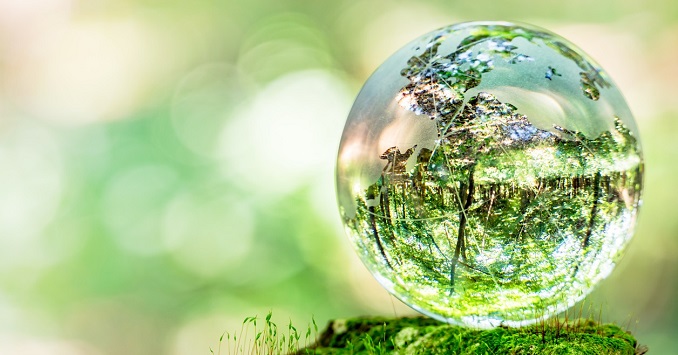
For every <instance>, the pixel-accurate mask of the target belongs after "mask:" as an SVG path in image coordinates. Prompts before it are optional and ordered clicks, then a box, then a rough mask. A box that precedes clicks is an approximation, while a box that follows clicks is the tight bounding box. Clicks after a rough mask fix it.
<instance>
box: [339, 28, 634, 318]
mask: <svg viewBox="0 0 678 355" xmlns="http://www.w3.org/2000/svg"><path fill="white" fill-rule="evenodd" d="M336 172H337V193H338V201H339V208H340V213H341V216H342V219H343V223H344V225H345V228H346V231H347V233H348V235H349V237H350V239H351V241H352V243H353V245H354V247H355V250H356V251H357V253H358V254H359V256H360V257H361V259H362V261H363V263H364V264H365V265H366V266H367V268H368V269H369V270H370V271H371V272H372V274H373V275H374V276H375V277H376V278H377V279H378V280H379V282H380V283H381V284H382V285H383V286H384V287H385V288H386V289H387V290H388V291H389V292H391V293H392V294H393V295H395V296H396V297H398V298H399V299H400V300H402V301H403V302H405V303H406V304H407V305H409V306H410V307H412V308H414V309H416V310H418V311H420V312H422V313H424V314H426V315H429V316H431V317H434V318H437V319H439V320H441V321H445V322H450V323H453V324H459V325H465V326H471V327H479V328H489V327H495V326H499V325H509V326H521V325H526V324H530V323H533V322H535V321H537V320H539V319H543V318H547V317H549V316H551V315H554V314H556V313H558V312H560V311H563V310H565V309H567V308H568V307H570V306H572V305H573V304H574V303H576V302H577V301H579V300H581V299H583V298H584V297H585V296H586V295H587V294H588V293H589V292H590V291H591V290H592V289H593V287H594V286H595V285H596V284H597V283H599V282H600V281H601V280H602V279H604V278H605V277H607V276H608V275H609V274H610V272H611V271H612V269H613V268H614V266H615V264H616V263H617V262H618V261H619V259H620V257H621V256H622V254H623V252H624V249H625V247H626V246H627V244H628V242H629V240H630V239H631V237H632V235H633V230H634V226H635V221H636V215H637V212H638V206H639V205H640V201H641V200H640V194H641V190H642V177H643V158H642V152H641V148H640V142H639V140H638V131H637V128H636V125H635V122H634V119H633V117H632V115H631V112H630V110H629V108H628V106H627V104H626V102H625V100H624V98H623V97H622V94H621V93H620V91H619V90H618V88H617V86H615V84H614V83H613V82H612V80H611V79H610V78H609V77H608V75H607V74H606V72H605V71H604V70H603V69H602V68H600V66H599V65H598V64H597V63H596V62H595V61H593V60H592V59H591V58H590V57H589V56H588V55H587V54H585V53H583V52H582V50H580V49H579V48H577V47H576V46H575V45H573V44H571V43H570V42H568V41H567V40H565V39H564V38H562V37H560V36H558V35H556V34H553V33H551V32H548V31H546V30H543V29H540V28H536V27H533V26H529V25H523V24H513V23H507V22H469V23H462V24H457V25H452V26H449V27H445V28H442V29H439V30H436V31H433V32H431V33H428V34H425V35H423V36H421V37H419V38H417V39H416V40H414V41H413V42H411V43H409V44H408V45H406V46H405V47H403V48H402V49H400V50H398V51H397V52H396V53H395V54H393V55H392V56H391V57H389V58H388V59H387V60H386V61H385V62H384V63H383V64H382V65H381V66H380V67H379V68H378V69H377V70H376V72H375V73H374V74H373V75H372V76H371V77H370V78H369V79H368V81H367V82H366V83H365V85H364V87H363V88H362V90H361V91H360V94H359V95H358V97H357V99H356V101H355V103H354V105H353V108H352V110H351V112H350V114H349V117H348V120H347V122H346V126H345V128H344V132H343V136H342V139H341V145H340V148H339V155H338V161H337V170H336Z"/></svg>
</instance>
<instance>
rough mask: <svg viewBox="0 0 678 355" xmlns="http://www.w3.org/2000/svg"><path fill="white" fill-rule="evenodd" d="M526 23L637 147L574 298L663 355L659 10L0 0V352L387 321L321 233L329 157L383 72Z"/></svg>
mask: <svg viewBox="0 0 678 355" xmlns="http://www.w3.org/2000/svg"><path fill="white" fill-rule="evenodd" d="M476 19H496V20H499V19H502V20H513V21H523V22H529V23H532V24H535V25H538V26H542V27H546V28H548V29H551V30H552V31H554V32H556V33H559V34H561V35H563V36H564V37H566V38H568V39H570V40H571V41H573V42H574V43H576V44H578V45H579V46H580V47H582V48H583V49H584V50H585V51H586V52H588V53H589V54H591V55H592V56H593V57H594V58H596V59H597V60H598V62H600V63H601V65H602V66H603V68H605V69H606V70H607V71H608V72H609V73H610V75H611V76H612V78H614V79H615V81H616V82H617V84H619V86H620V87H621V89H622V91H623V92H624V94H625V95H626V97H627V99H628V101H629V104H630V107H631V109H632V111H633V112H634V114H635V116H636V119H637V121H638V125H639V128H640V131H641V134H642V141H643V143H644V151H645V155H646V169H647V170H646V171H647V174H646V191H645V195H644V196H645V198H644V206H643V210H642V212H641V217H640V220H639V224H638V229H637V235H636V238H635V240H634V241H633V242H632V243H631V245H630V248H629V252H628V254H627V255H626V257H625V258H624V259H623V261H622V262H621V263H620V265H619V266H618V268H617V269H616V270H615V272H614V273H613V275H612V276H611V277H610V278H609V279H607V280H606V281H604V282H603V284H602V285H601V286H600V287H599V288H598V289H597V290H596V291H595V292H594V293H593V294H592V295H591V297H589V299H588V304H590V305H592V307H593V308H595V309H596V310H600V311H601V312H602V314H603V318H604V319H605V320H608V321H617V322H620V323H622V324H630V329H631V330H632V331H634V332H635V333H636V335H637V336H638V338H639V339H640V340H641V342H642V343H644V344H647V345H649V347H650V353H651V354H674V353H677V352H678V350H676V349H678V337H676V334H678V302H676V299H677V298H678V211H677V207H676V201H678V189H676V188H675V186H676V183H675V181H676V180H678V165H676V161H678V139H676V137H677V135H678V121H677V120H676V118H677V116H678V109H676V106H675V103H676V99H675V95H676V94H677V93H678V90H676V86H675V85H676V82H678V66H677V65H676V63H678V2H676V1H673V0H649V1H626V2H621V1H613V0H604V1H602V0H601V1H589V0H569V1H528V0H516V1H502V2H499V1H483V0H476V1H433V0H431V1H419V2H413V1H386V0H376V1H347V0H335V1H322V0H315V1H311V0H284V1H282V0H280V1H275V0H249V1H216V0H214V1H210V0H197V1H178V0H139V1H133V0H115V1H113V0H98V1H84V0H33V1H25V0H0V167H1V169H2V172H1V173H0V354H69V355H70V354H208V353H209V350H208V347H209V346H215V345H216V343H217V340H218V338H219V336H220V335H221V333H222V332H224V331H226V330H236V329H239V328H240V323H241V322H242V320H243V318H244V317H246V316H251V315H257V314H258V315H259V316H263V315H265V314H266V313H267V312H268V311H269V310H272V311H273V314H274V320H275V319H277V320H278V321H279V322H280V323H283V324H286V323H287V322H288V320H289V319H291V320H292V321H293V322H295V323H297V324H300V325H305V324H307V322H308V321H310V319H311V317H312V316H314V317H315V319H316V320H317V321H318V323H320V324H324V322H326V321H327V320H328V319H331V318H336V317H347V316H352V315H359V314H384V315H393V314H394V313H395V314H397V315H403V314H406V313H411V311H409V310H408V308H407V307H405V306H403V305H401V304H400V302H399V301H397V300H395V299H394V298H392V297H390V296H389V295H388V294H387V293H386V291H384V290H382V289H381V287H380V286H378V285H377V284H376V282H375V281H374V280H373V279H372V277H371V276H370V275H369V273H367V271H366V270H365V269H364V267H363V266H362V265H361V263H360V262H359V261H358V259H357V257H356V256H355V255H354V252H353V251H352V250H351V247H350V245H348V242H347V240H346V238H345V237H344V235H343V231H342V227H341V225H340V223H339V216H338V212H337V208H336V204H335V196H334V177H333V169H334V162H335V159H336V149H337V147H338V141H339V137H340V134H341V131H342V129H343V124H344V120H345V117H346V115H347V114H348V111H349V109H350V106H351V104H352V100H353V98H354V97H355V95H356V94H357V92H358V90H359V89H360V87H361V85H362V83H363V82H364V81H365V80H366V79H367V77H368V75H369V74H370V73H371V72H372V71H373V70H374V69H375V68H376V67H377V66H378V65H379V64H380V63H381V62H382V61H383V60H384V59H386V58H387V57H388V56H389V55H390V54H391V53H393V52H394V51H395V50H396V49H398V48H399V47H401V46H402V45H404V44H405V43H406V42H408V41H410V40H411V39H413V38H415V37H417V36H419V35H421V34H423V33H425V32H428V31H431V30H433V29H435V28H438V27H441V26H444V25H447V24H451V23H455V22H460V21H468V20H476Z"/></svg>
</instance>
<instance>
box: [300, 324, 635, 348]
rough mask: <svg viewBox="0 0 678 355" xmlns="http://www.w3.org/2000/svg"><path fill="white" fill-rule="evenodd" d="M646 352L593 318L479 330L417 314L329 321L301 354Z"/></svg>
mask: <svg viewBox="0 0 678 355" xmlns="http://www.w3.org/2000/svg"><path fill="white" fill-rule="evenodd" d="M646 351H647V350H646V349H645V348H644V347H642V346H638V343H637V342H636V340H635V339H634V337H633V336H632V335H631V334H629V333H628V332H626V331H624V330H623V329H621V328H620V327H618V326H616V325H614V324H599V323H597V322H595V321H592V320H578V321H569V322H564V321H558V320H550V321H546V322H544V323H540V324H536V325H533V326H530V327H524V328H505V327H500V328H495V329H490V330H477V329H470V328H464V327H458V326H452V325H449V324H444V323H440V322H438V321H435V320H432V319H430V318H423V317H418V318H395V319H392V318H352V319H345V320H335V321H331V322H330V323H329V325H328V326H327V328H326V329H325V331H324V332H323V333H322V334H320V336H319V338H318V341H317V343H316V344H315V345H314V346H312V347H309V348H306V349H302V350H300V351H299V354H320V355H322V354H463V355H466V354H469V355H470V354H477V355H482V354H516V355H518V354H541V355H569V354H591V355H607V354H610V355H611V354H614V355H627V354H628V355H635V354H644V353H645V352H646Z"/></svg>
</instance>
